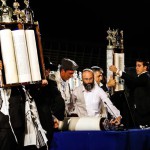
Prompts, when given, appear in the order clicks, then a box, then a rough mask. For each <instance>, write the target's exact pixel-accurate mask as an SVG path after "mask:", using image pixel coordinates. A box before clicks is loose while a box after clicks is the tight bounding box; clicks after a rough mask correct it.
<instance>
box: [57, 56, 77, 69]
mask: <svg viewBox="0 0 150 150" xmlns="http://www.w3.org/2000/svg"><path fill="white" fill-rule="evenodd" d="M78 67H79V66H78V65H77V63H76V62H75V61H73V60H71V59H69V58H63V59H62V61H61V65H60V70H61V69H64V70H65V71H66V70H77V69H78Z"/></svg>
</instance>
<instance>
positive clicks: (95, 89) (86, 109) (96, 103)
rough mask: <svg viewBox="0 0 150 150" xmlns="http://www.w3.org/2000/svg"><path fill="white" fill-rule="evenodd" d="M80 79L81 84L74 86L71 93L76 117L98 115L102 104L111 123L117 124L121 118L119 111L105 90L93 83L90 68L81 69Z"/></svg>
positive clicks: (92, 74)
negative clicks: (109, 116) (110, 118)
mask: <svg viewBox="0 0 150 150" xmlns="http://www.w3.org/2000/svg"><path fill="white" fill-rule="evenodd" d="M82 81H83V84H81V85H80V86H79V87H77V88H75V89H74V91H73V93H72V100H73V107H74V111H73V113H74V114H77V115H78V117H85V116H89V117H98V116H101V113H102V112H101V108H102V106H103V104H104V105H105V107H107V110H108V112H109V113H110V114H111V115H112V116H113V121H111V123H115V124H116V125H119V124H120V121H121V118H122V117H121V115H120V111H119V110H118V109H117V108H116V107H115V106H114V105H113V104H112V102H111V101H110V99H109V98H108V96H107V94H106V93H105V91H104V90H103V89H102V88H100V87H99V86H98V85H97V84H95V81H94V73H93V71H92V70H91V69H88V68H87V69H84V70H83V72H82Z"/></svg>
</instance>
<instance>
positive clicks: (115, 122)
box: [110, 116, 122, 125]
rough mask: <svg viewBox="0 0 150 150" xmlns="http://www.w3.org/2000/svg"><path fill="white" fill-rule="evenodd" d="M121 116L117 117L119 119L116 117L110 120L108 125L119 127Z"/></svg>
mask: <svg viewBox="0 0 150 150" xmlns="http://www.w3.org/2000/svg"><path fill="white" fill-rule="evenodd" d="M121 118H122V117H121V116H119V117H117V118H115V119H112V120H111V121H110V123H111V124H115V125H120V123H121Z"/></svg>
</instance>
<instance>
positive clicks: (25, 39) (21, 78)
mask: <svg viewBox="0 0 150 150" xmlns="http://www.w3.org/2000/svg"><path fill="white" fill-rule="evenodd" d="M0 42H1V54H2V61H3V66H4V72H5V80H6V84H13V83H24V82H32V81H40V80H41V74H40V66H39V61H38V53H37V47H36V40H35V34H34V30H23V29H21V30H14V31H11V30H10V29H3V30H1V31H0Z"/></svg>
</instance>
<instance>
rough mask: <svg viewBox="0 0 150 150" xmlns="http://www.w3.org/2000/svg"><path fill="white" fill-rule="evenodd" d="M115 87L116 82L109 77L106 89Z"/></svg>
mask: <svg viewBox="0 0 150 150" xmlns="http://www.w3.org/2000/svg"><path fill="white" fill-rule="evenodd" d="M115 85H116V80H115V79H113V76H110V79H109V81H108V82H107V87H108V88H111V87H115Z"/></svg>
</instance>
